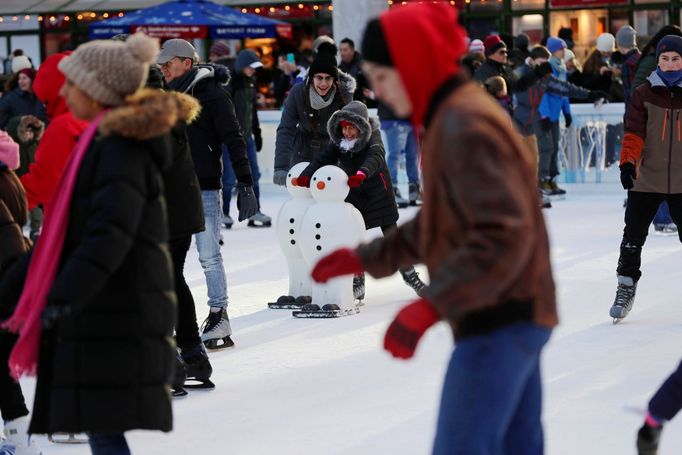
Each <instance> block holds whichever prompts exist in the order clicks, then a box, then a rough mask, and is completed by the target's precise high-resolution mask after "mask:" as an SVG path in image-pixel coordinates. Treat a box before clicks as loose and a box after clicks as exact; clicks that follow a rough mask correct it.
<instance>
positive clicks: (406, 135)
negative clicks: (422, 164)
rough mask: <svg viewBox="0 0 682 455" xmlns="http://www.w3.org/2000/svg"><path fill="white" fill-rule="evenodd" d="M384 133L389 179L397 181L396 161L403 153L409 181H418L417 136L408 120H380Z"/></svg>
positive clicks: (398, 160) (394, 182) (397, 161)
mask: <svg viewBox="0 0 682 455" xmlns="http://www.w3.org/2000/svg"><path fill="white" fill-rule="evenodd" d="M381 129H382V130H383V131H384V134H386V161H387V163H388V172H389V173H390V174H391V181H392V182H393V184H394V185H395V184H396V183H398V163H399V162H400V155H401V154H402V153H404V154H405V170H406V171H407V180H408V181H409V182H410V183H419V164H418V163H417V138H416V137H415V135H414V132H413V131H412V125H410V124H409V122H398V121H395V122H386V121H384V122H381Z"/></svg>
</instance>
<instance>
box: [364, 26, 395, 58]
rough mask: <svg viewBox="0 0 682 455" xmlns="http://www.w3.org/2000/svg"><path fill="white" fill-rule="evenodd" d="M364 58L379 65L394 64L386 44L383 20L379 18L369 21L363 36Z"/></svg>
mask: <svg viewBox="0 0 682 455" xmlns="http://www.w3.org/2000/svg"><path fill="white" fill-rule="evenodd" d="M362 58H363V59H364V60H366V61H368V62H373V63H378V64H379V65H383V66H393V60H392V59H391V54H390V52H389V51H388V45H387V44H386V37H385V36H384V31H383V30H382V29H381V22H380V21H379V19H378V18H376V19H372V20H371V21H369V22H368V23H367V27H366V28H365V33H364V35H363V37H362Z"/></svg>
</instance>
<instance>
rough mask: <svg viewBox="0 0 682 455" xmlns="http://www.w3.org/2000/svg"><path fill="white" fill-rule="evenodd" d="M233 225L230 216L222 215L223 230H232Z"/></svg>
mask: <svg viewBox="0 0 682 455" xmlns="http://www.w3.org/2000/svg"><path fill="white" fill-rule="evenodd" d="M233 224H234V220H232V217H231V216H230V215H223V225H224V226H225V229H232V225H233Z"/></svg>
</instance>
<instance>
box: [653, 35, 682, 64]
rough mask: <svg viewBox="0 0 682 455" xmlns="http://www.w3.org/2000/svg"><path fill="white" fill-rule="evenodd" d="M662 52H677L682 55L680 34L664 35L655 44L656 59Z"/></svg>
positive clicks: (681, 37)
mask: <svg viewBox="0 0 682 455" xmlns="http://www.w3.org/2000/svg"><path fill="white" fill-rule="evenodd" d="M663 52H677V53H678V54H680V56H682V36H677V35H667V36H664V37H663V38H662V39H661V41H659V42H658V46H656V61H658V58H659V57H660V56H661V54H662V53H663Z"/></svg>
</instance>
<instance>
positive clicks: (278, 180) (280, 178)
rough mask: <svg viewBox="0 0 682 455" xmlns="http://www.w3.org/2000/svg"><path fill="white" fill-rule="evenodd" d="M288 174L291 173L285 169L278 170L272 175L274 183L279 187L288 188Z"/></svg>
mask: <svg viewBox="0 0 682 455" xmlns="http://www.w3.org/2000/svg"><path fill="white" fill-rule="evenodd" d="M288 173H289V171H285V170H283V169H276V170H275V173H274V174H273V175H272V183H274V184H275V185H279V186H286V184H287V174H288Z"/></svg>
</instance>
